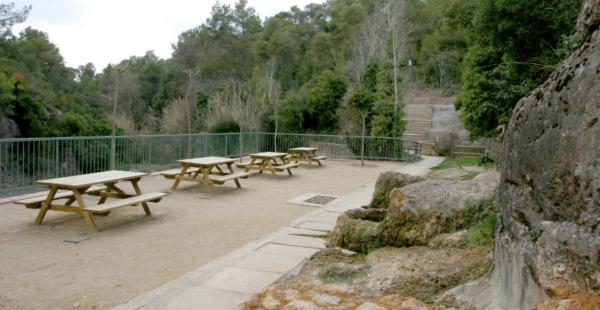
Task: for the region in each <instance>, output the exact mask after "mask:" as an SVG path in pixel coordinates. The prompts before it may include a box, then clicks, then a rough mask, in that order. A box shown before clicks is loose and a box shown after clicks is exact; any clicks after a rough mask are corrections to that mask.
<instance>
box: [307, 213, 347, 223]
mask: <svg viewBox="0 0 600 310" xmlns="http://www.w3.org/2000/svg"><path fill="white" fill-rule="evenodd" d="M339 215H340V214H339V213H335V212H321V213H319V214H314V215H311V216H309V217H306V218H304V220H306V221H309V222H317V223H326V224H334V225H335V223H336V222H337V218H338V216H339Z"/></svg>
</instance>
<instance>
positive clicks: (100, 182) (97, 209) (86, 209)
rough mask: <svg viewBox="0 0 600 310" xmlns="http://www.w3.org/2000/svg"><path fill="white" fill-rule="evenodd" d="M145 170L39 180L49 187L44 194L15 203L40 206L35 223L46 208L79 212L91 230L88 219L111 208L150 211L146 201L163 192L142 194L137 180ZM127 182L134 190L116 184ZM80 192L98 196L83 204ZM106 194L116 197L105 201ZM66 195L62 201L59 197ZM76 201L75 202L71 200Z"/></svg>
mask: <svg viewBox="0 0 600 310" xmlns="http://www.w3.org/2000/svg"><path fill="white" fill-rule="evenodd" d="M145 175H147V173H141V172H129V171H118V170H111V171H105V172H98V173H90V174H82V175H76V176H70V177H63V178H56V179H48V180H39V181H36V182H35V183H37V184H43V185H47V186H48V187H49V188H50V191H49V192H48V194H47V195H46V196H39V197H33V198H27V199H23V200H19V201H17V202H16V203H17V204H22V205H25V206H26V207H28V208H33V209H38V208H39V209H40V211H39V213H38V216H37V217H36V219H35V223H36V224H38V225H40V224H42V221H43V220H44V217H45V216H46V213H47V212H48V210H54V211H62V212H71V213H79V214H81V215H82V216H83V218H84V220H85V222H86V224H87V225H88V226H89V228H90V229H91V230H92V231H97V228H96V224H95V222H94V220H93V219H92V216H91V215H92V214H94V215H103V216H106V215H108V214H109V213H110V212H111V211H112V210H114V209H117V208H121V207H126V206H136V205H141V206H142V207H143V209H144V212H145V213H146V215H147V216H150V215H152V213H151V212H150V208H149V207H148V202H158V201H160V200H161V199H162V198H163V197H165V196H166V195H167V194H166V193H146V194H143V193H142V190H141V189H140V187H139V185H138V182H139V181H140V180H141V178H142V177H143V176H145ZM122 182H129V183H131V186H132V187H133V190H134V192H135V193H134V194H129V193H126V192H125V191H124V190H122V189H121V188H119V187H118V186H117V184H118V183H122ZM83 195H93V196H99V197H100V200H99V201H98V204H97V205H87V204H86V202H85V200H84V199H83ZM108 198H114V199H116V200H114V201H110V202H108V203H106V201H107V199H108ZM63 199H67V201H66V202H64V203H62V204H61V203H58V201H59V200H63ZM75 202H77V205H73V203H75Z"/></svg>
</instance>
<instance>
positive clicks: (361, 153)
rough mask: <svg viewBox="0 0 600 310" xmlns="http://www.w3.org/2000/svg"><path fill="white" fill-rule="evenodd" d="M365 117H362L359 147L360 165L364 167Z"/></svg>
mask: <svg viewBox="0 0 600 310" xmlns="http://www.w3.org/2000/svg"><path fill="white" fill-rule="evenodd" d="M366 119H367V118H366V117H365V116H363V120H362V121H363V123H362V137H361V145H360V165H361V166H364V165H365V124H366Z"/></svg>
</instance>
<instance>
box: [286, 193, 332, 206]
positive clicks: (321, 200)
mask: <svg viewBox="0 0 600 310" xmlns="http://www.w3.org/2000/svg"><path fill="white" fill-rule="evenodd" d="M338 198H339V197H336V196H330V195H322V194H315V193H309V194H304V195H301V196H298V197H296V198H293V199H290V200H288V203H293V204H299V205H305V206H312V207H322V206H326V205H328V204H330V203H332V202H334V201H335V200H337V199H338Z"/></svg>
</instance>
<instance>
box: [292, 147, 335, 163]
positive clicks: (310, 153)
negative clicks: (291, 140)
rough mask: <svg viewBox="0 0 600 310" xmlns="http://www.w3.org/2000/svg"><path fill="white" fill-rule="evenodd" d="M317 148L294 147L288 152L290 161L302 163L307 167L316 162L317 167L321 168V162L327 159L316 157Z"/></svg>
mask: <svg viewBox="0 0 600 310" xmlns="http://www.w3.org/2000/svg"><path fill="white" fill-rule="evenodd" d="M317 150H318V149H317V148H316V147H295V148H291V149H289V150H288V151H289V152H290V154H291V155H292V160H294V161H295V162H296V163H298V162H304V163H307V164H309V165H312V163H313V162H316V163H317V164H318V165H319V166H321V160H324V159H327V157H326V156H317Z"/></svg>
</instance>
